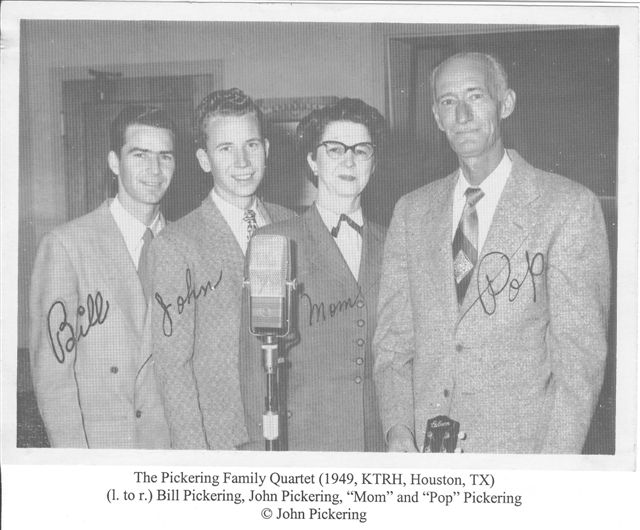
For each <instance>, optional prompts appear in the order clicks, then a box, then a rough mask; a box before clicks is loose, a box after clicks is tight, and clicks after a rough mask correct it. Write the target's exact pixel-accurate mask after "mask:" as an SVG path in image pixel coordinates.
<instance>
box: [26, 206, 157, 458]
mask: <svg viewBox="0 0 640 530" xmlns="http://www.w3.org/2000/svg"><path fill="white" fill-rule="evenodd" d="M109 204H110V201H109V200H107V201H105V202H104V203H103V204H102V205H101V206H100V207H99V208H98V209H96V210H94V211H93V212H91V213H89V214H87V215H85V216H83V217H80V218H78V219H75V220H73V221H71V222H70V223H67V224H65V225H62V226H60V227H57V228H55V229H54V230H53V231H51V232H50V233H48V234H47V235H45V237H44V238H43V239H42V242H41V243H40V246H39V248H38V253H37V257H36V261H35V265H34V269H33V276H32V280H31V300H30V311H29V313H30V356H31V373H32V377H33V383H34V388H35V393H36V397H37V400H38V408H39V409H40V413H41V415H42V418H43V420H44V424H45V427H46V430H47V435H48V437H49V441H50V443H51V445H52V447H87V448H111V449H115V448H147V449H150V448H166V447H168V446H169V433H168V428H167V425H166V422H165V419H164V413H163V410H162V404H161V401H160V397H159V394H158V391H157V388H156V385H155V377H154V375H153V367H152V363H150V362H148V359H147V357H145V356H144V354H143V352H142V349H141V346H142V334H143V327H144V320H145V313H146V302H145V298H144V294H143V292H142V286H141V285H140V281H139V279H138V274H137V272H136V267H135V265H134V263H133V261H132V260H131V257H130V255H129V252H128V251H127V247H126V244H125V241H124V238H123V237H122V234H121V233H120V230H119V229H118V227H117V225H116V223H115V220H114V219H113V216H112V215H111V212H110V211H109ZM100 299H102V303H100ZM92 300H93V301H92ZM81 307H82V309H80V308H81ZM100 308H101V309H100ZM65 312H66V319H65V317H64V313H65ZM80 313H82V314H80ZM100 322H101V323H100ZM92 323H93V324H92ZM69 326H72V327H73V330H71V328H70V327H69ZM72 337H76V338H77V341H75V342H74V340H73V339H72ZM59 341H60V342H59ZM68 341H70V342H68ZM54 348H55V350H54Z"/></svg>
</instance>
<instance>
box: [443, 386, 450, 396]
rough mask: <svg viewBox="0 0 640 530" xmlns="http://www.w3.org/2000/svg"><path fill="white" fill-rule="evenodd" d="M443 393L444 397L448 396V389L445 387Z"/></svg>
mask: <svg viewBox="0 0 640 530" xmlns="http://www.w3.org/2000/svg"><path fill="white" fill-rule="evenodd" d="M443 394H444V397H446V398H448V397H449V389H448V388H445V389H444V392H443Z"/></svg>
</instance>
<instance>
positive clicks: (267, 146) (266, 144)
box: [262, 138, 269, 157]
mask: <svg viewBox="0 0 640 530" xmlns="http://www.w3.org/2000/svg"><path fill="white" fill-rule="evenodd" d="M262 144H263V145H264V156H265V157H268V156H269V139H268V138H265V139H264V140H262Z"/></svg>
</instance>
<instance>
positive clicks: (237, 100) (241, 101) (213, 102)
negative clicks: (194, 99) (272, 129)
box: [196, 88, 265, 150]
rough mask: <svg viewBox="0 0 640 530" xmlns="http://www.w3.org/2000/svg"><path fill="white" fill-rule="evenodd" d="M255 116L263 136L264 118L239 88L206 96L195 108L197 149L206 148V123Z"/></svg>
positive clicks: (217, 91) (218, 91) (258, 108)
mask: <svg viewBox="0 0 640 530" xmlns="http://www.w3.org/2000/svg"><path fill="white" fill-rule="evenodd" d="M245 114H255V116H256V118H257V119H258V124H259V125H260V134H261V135H262V136H263V137H264V136H265V123H264V116H263V114H262V111H261V110H260V107H258V105H256V103H255V102H254V101H253V100H252V99H251V98H250V97H249V96H247V95H246V94H245V93H244V92H243V91H242V90H240V89H239V88H229V89H226V90H216V91H215V92H211V94H209V95H208V96H206V97H205V98H204V99H203V100H202V101H201V102H200V104H199V105H198V108H196V141H197V143H198V147H201V148H202V149H205V150H206V148H207V130H206V129H207V122H208V121H209V119H210V118H213V117H216V116H244V115H245Z"/></svg>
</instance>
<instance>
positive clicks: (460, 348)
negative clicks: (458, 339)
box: [456, 344, 464, 353]
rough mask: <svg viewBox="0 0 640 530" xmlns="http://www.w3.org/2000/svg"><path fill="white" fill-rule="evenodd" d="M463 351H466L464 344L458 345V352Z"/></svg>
mask: <svg viewBox="0 0 640 530" xmlns="http://www.w3.org/2000/svg"><path fill="white" fill-rule="evenodd" d="M462 350H464V346H463V345H462V344H456V351H457V352H458V353H460V352H462Z"/></svg>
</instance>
